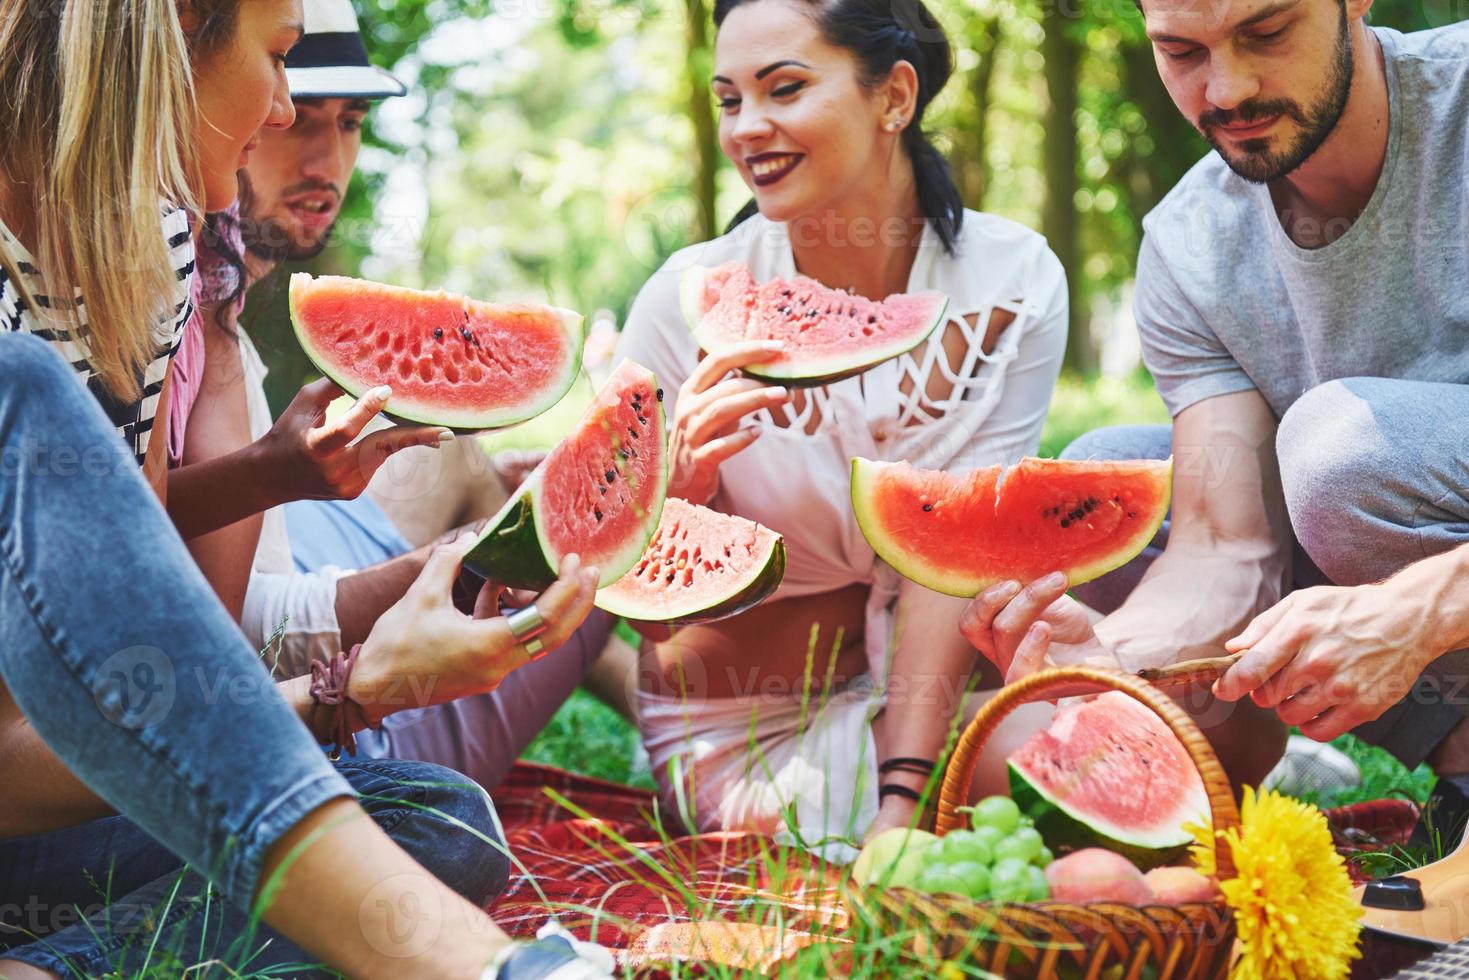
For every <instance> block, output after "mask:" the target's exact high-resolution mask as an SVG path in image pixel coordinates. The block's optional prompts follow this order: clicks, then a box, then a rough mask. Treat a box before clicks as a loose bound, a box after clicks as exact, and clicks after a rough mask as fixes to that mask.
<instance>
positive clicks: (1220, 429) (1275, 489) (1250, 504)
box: [1096, 391, 1293, 669]
mask: <svg viewBox="0 0 1469 980" xmlns="http://www.w3.org/2000/svg"><path fill="white" fill-rule="evenodd" d="M1275 429H1276V420H1275V416H1274V414H1273V413H1272V412H1271V411H1270V407H1269V406H1268V405H1267V404H1266V403H1265V399H1264V397H1263V396H1262V395H1261V394H1260V393H1259V392H1258V391H1243V392H1237V393H1234V394H1229V395H1221V396H1219V397H1217V398H1210V399H1206V400H1205V401H1202V402H1199V403H1198V404H1196V405H1192V406H1190V407H1189V408H1187V409H1185V410H1184V411H1183V412H1181V413H1180V414H1179V416H1178V418H1177V419H1175V420H1174V424H1173V516H1172V527H1171V529H1170V531H1169V535H1168V545H1167V547H1166V548H1165V549H1164V551H1163V554H1162V555H1161V556H1160V557H1159V558H1158V560H1157V561H1155V562H1154V563H1153V566H1152V567H1151V568H1150V569H1149V570H1148V573H1147V575H1146V576H1144V578H1143V580H1142V582H1140V583H1139V584H1138V586H1137V588H1136V589H1134V590H1133V593H1132V595H1130V596H1129V597H1128V599H1127V601H1126V602H1125V603H1123V605H1122V607H1121V608H1119V609H1118V610H1117V611H1116V612H1114V613H1113V614H1112V615H1110V616H1108V617H1106V618H1105V619H1103V620H1102V621H1101V622H1100V623H1098V624H1097V627H1096V631H1097V636H1098V638H1099V639H1101V641H1102V643H1103V644H1104V645H1106V646H1109V647H1110V648H1111V649H1112V650H1113V651H1114V652H1115V653H1116V654H1117V656H1118V658H1119V659H1120V660H1121V661H1122V662H1123V664H1124V665H1126V666H1128V667H1131V668H1133V669H1136V668H1139V667H1148V666H1157V665H1161V664H1166V663H1172V662H1174V661H1176V660H1190V659H1194V658H1197V657H1205V656H1219V655H1221V654H1222V653H1223V650H1222V647H1223V645H1224V642H1225V641H1226V640H1227V639H1229V638H1230V637H1232V636H1234V635H1235V634H1237V633H1238V632H1239V631H1240V629H1241V628H1242V627H1243V626H1244V625H1245V624H1246V623H1248V622H1249V621H1250V620H1251V618H1252V617H1254V616H1255V615H1256V614H1257V613H1259V612H1261V611H1263V610H1265V609H1268V608H1269V607H1271V606H1272V605H1274V604H1275V603H1277V602H1279V601H1280V599H1281V597H1282V596H1283V595H1285V593H1286V591H1287V590H1288V589H1289V587H1290V574H1291V542H1292V540H1293V538H1292V536H1291V530H1290V519H1289V517H1288V515H1287V514H1286V508H1285V497H1284V494H1283V492H1282V490H1281V485H1280V468H1279V464H1278V462H1277V460H1276V456H1275Z"/></svg>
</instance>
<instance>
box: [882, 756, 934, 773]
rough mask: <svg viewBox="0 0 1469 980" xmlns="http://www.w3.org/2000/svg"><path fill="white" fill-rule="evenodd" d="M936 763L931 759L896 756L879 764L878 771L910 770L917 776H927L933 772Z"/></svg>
mask: <svg viewBox="0 0 1469 980" xmlns="http://www.w3.org/2000/svg"><path fill="white" fill-rule="evenodd" d="M936 765H937V764H936V763H934V762H933V761H932V760H929V759H913V758H906V757H904V756H895V757H893V758H891V759H888V760H887V761H886V762H884V763H883V764H882V765H880V766H878V767H877V771H878V772H880V773H883V774H886V773H890V772H909V773H913V774H914V775H917V776H927V775H929V774H930V773H932V772H933V770H934V768H935V766H936Z"/></svg>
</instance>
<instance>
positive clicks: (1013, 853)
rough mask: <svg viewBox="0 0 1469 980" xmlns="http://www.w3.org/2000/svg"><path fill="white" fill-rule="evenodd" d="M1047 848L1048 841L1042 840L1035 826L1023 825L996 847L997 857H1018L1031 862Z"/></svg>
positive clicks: (1028, 862) (1027, 862)
mask: <svg viewBox="0 0 1469 980" xmlns="http://www.w3.org/2000/svg"><path fill="white" fill-rule="evenodd" d="M1045 848H1046V842H1045V841H1043V840H1041V835H1040V834H1038V833H1037V832H1036V830H1035V828H1034V827H1021V828H1020V829H1019V830H1017V831H1015V833H1013V834H1011V835H1010V836H1009V837H1006V838H1005V839H1004V840H1002V841H1000V843H999V845H998V846H996V847H995V859H996V860H999V859H1000V858H1016V859H1017V860H1020V861H1024V862H1025V863H1026V864H1030V863H1031V862H1032V861H1034V860H1035V859H1036V858H1038V857H1040V856H1041V851H1043V850H1045Z"/></svg>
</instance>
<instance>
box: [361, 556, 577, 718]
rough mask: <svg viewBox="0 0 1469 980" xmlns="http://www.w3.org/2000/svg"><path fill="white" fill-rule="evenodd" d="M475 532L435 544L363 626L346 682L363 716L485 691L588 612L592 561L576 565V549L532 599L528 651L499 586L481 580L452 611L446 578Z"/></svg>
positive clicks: (453, 574)
mask: <svg viewBox="0 0 1469 980" xmlns="http://www.w3.org/2000/svg"><path fill="white" fill-rule="evenodd" d="M477 537H478V536H477V535H475V534H473V533H465V534H463V535H461V536H460V537H459V538H458V539H456V540H455V541H453V542H452V543H449V544H441V545H438V546H437V547H435V548H434V550H433V553H432V554H431V555H430V556H429V559H428V561H427V563H425V564H424V567H423V571H422V572H420V573H419V576H418V579H417V580H416V581H415V582H414V583H413V585H412V586H410V587H409V589H408V591H407V593H405V594H404V596H403V598H402V599H400V600H398V602H397V603H396V604H394V605H393V607H392V608H390V609H389V610H388V611H387V612H385V613H383V615H382V616H381V617H380V618H379V619H378V621H377V623H376V625H374V626H373V628H372V632H371V633H370V634H368V637H367V640H366V641H365V642H364V643H363V645H362V651H361V653H360V654H359V655H358V659H357V665H356V667H355V668H354V669H353V671H352V677H351V682H350V687H349V690H348V694H349V696H350V697H351V699H352V700H353V701H355V702H357V704H358V705H360V706H361V708H362V714H363V717H364V720H366V721H367V723H368V724H370V725H376V724H377V723H379V722H380V721H382V719H383V718H385V717H387V716H388V715H391V714H393V713H395V712H397V711H402V710H404V709H406V708H416V707H422V706H424V705H429V704H442V703H444V702H446V701H453V700H456V699H458V698H462V697H468V696H470V695H473V694H483V693H485V692H487V691H492V690H494V689H495V688H496V687H498V686H499V685H500V682H501V681H503V680H504V679H505V678H506V677H507V676H508V675H509V674H510V673H511V671H513V670H515V669H516V668H518V667H522V666H524V665H525V664H527V663H529V662H530V661H531V660H532V659H539V657H540V656H544V655H545V653H548V652H550V651H551V650H554V649H556V648H557V647H559V646H561V645H562V644H563V643H565V642H566V641H567V640H568V639H570V638H571V635H572V634H573V633H575V632H576V629H577V627H579V626H581V624H582V621H583V620H585V619H586V618H587V616H588V615H589V614H590V613H591V611H592V600H593V598H594V597H595V595H596V591H597V580H598V577H599V574H600V573H599V571H598V569H597V567H596V566H595V565H588V566H586V567H585V568H583V567H582V564H581V560H580V559H579V558H578V557H577V556H576V555H567V556H566V557H565V558H564V559H562V561H561V570H560V577H559V578H558V579H557V580H556V581H555V582H554V583H553V584H552V585H551V587H550V588H548V589H547V590H546V591H545V592H543V593H541V595H540V596H539V597H538V598H537V599H536V600H535V605H536V608H537V610H539V612H540V614H541V618H542V620H544V621H545V623H546V630H545V632H543V633H541V634H540V636H539V637H538V639H539V640H540V642H541V644H542V647H543V651H542V653H540V654H538V655H537V656H536V657H532V656H531V655H530V654H529V653H528V652H527V650H526V647H525V645H524V644H522V643H520V642H519V641H518V640H516V638H515V637H514V635H512V634H511V632H510V626H509V624H508V623H507V622H506V620H505V617H504V616H501V615H500V614H499V607H500V596H501V593H503V592H504V589H503V587H501V586H499V585H496V584H494V583H491V582H486V583H485V584H484V585H483V587H481V589H480V591H479V595H478V596H477V597H476V598H475V603H474V612H473V614H472V615H466V614H465V613H463V612H461V611H459V609H457V608H455V606H454V601H453V597H452V592H453V588H454V583H455V581H456V579H457V578H458V577H459V571H460V566H461V565H462V563H463V561H464V556H465V555H467V554H469V551H470V549H472V548H473V547H474V544H475V541H476V540H477Z"/></svg>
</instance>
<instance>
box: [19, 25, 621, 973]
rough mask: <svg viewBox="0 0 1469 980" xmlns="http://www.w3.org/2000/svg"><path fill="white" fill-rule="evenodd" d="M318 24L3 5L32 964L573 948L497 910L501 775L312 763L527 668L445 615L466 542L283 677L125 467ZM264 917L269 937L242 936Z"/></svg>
mask: <svg viewBox="0 0 1469 980" xmlns="http://www.w3.org/2000/svg"><path fill="white" fill-rule="evenodd" d="M301 30H302V26H301V8H300V4H299V2H298V0H252V2H250V3H237V2H234V0H192V2H184V3H180V4H177V5H176V4H175V0H0V91H3V92H4V93H5V95H6V97H7V99H8V100H9V108H10V111H11V114H12V126H11V127H10V129H9V131H8V133H7V138H6V140H5V141H4V142H3V145H0V218H3V224H4V229H5V230H4V236H3V238H0V243H3V247H0V254H3V256H4V262H3V276H0V317H3V321H4V325H5V330H4V331H0V432H3V433H4V444H3V447H0V449H3V458H0V464H3V465H0V681H3V685H0V785H3V786H5V787H6V790H5V792H4V793H3V794H0V894H4V895H7V896H17V895H24V896H29V897H30V898H31V899H33V901H31V902H27V903H25V905H24V906H23V907H21V909H20V913H21V914H23V913H24V911H25V910H26V909H33V908H35V907H36V904H37V903H39V905H40V907H43V908H47V909H50V910H51V911H52V912H54V913H56V914H52V915H47V916H41V917H26V918H22V919H20V920H19V921H14V920H9V921H4V922H0V945H8V946H11V947H13V948H10V949H8V950H6V951H4V952H0V976H5V977H9V978H12V980H15V978H22V977H25V978H31V977H47V976H63V975H66V976H71V975H80V976H96V975H100V974H103V973H110V972H113V971H121V972H123V973H132V972H136V971H137V969H138V968H139V966H140V964H141V963H142V962H143V961H144V959H145V958H147V957H149V956H150V955H154V956H156V955H158V954H160V953H163V954H172V955H176V956H179V957H197V958H199V959H202V960H209V959H210V958H211V957H215V956H227V955H228V953H229V950H230V948H231V947H232V946H234V944H236V943H237V942H238V943H239V945H238V946H236V947H235V948H236V949H238V950H241V951H242V952H243V955H244V956H247V957H249V960H250V963H249V968H250V969H251V970H258V969H261V968H263V967H266V966H269V965H272V964H280V963H290V962H298V963H299V962H308V961H311V960H317V959H319V960H324V961H326V962H327V963H329V964H330V965H331V966H332V967H333V968H335V969H337V970H340V971H343V972H346V973H348V974H350V975H352V976H364V977H373V976H384V977H386V976H394V977H398V976H404V975H425V976H427V975H435V976H463V977H475V976H482V975H483V976H495V975H497V973H498V972H499V970H500V968H501V966H502V965H509V966H513V965H514V964H515V963H516V962H517V960H519V959H521V958H537V957H542V956H543V955H549V956H552V957H553V958H559V959H560V960H561V961H564V962H567V963H572V962H574V961H577V960H578V958H579V954H578V953H577V951H576V950H575V949H574V948H573V947H572V946H571V944H570V943H568V942H566V941H565V940H552V941H550V942H551V945H552V947H553V948H551V949H549V950H529V949H527V948H526V947H524V946H517V945H515V944H512V943H511V942H510V941H509V939H508V938H507V937H506V936H505V935H504V934H503V933H502V932H501V931H500V930H498V929H496V928H495V927H494V926H493V925H492V924H491V923H490V922H489V921H488V920H487V919H485V917H484V916H483V913H482V912H481V911H480V910H479V907H478V906H479V904H480V903H482V902H483V901H484V900H485V899H486V898H487V897H488V895H489V894H490V893H492V892H493V891H494V890H495V888H497V887H498V886H499V884H500V882H501V881H502V880H503V875H504V873H505V866H506V862H505V861H504V858H503V855H502V854H501V853H500V852H499V851H498V850H497V849H496V848H495V847H494V846H493V839H492V837H490V834H492V833H493V826H494V820H493V814H492V812H491V810H490V808H489V801H488V799H487V798H486V797H485V796H484V795H483V793H482V791H479V790H478V789H477V788H475V787H472V786H465V785H464V783H463V780H462V778H460V777H458V776H457V774H455V773H453V772H452V771H450V770H445V769H442V768H440V767H433V766H425V765H422V764H409V763H388V762H383V763H372V764H361V763H354V764H339V765H337V766H333V765H332V764H331V763H330V762H328V761H327V759H326V758H325V756H324V755H323V753H322V752H321V749H320V745H321V744H322V743H336V744H338V745H339V746H345V747H350V744H351V740H352V733H353V732H354V731H357V730H361V729H362V728H364V727H366V726H369V725H376V724H379V723H380V722H381V720H382V719H383V718H384V717H385V716H386V715H387V714H388V713H389V712H390V711H391V710H393V708H390V707H388V705H389V704H398V705H399V706H406V705H404V704H403V702H404V700H405V699H404V697H403V692H404V691H421V692H432V694H431V696H429V695H426V696H425V697H424V698H423V700H429V701H437V700H442V699H447V698H452V697H460V696H465V695H468V694H474V693H480V692H482V691H486V690H489V689H492V688H493V687H494V686H495V685H496V684H497V683H498V682H499V680H500V679H501V678H503V677H504V676H505V674H506V673H508V672H509V671H510V670H511V669H513V668H514V667H516V666H518V665H519V664H520V663H523V662H524V661H525V660H526V659H527V658H528V657H529V656H530V651H529V649H528V648H527V647H526V646H524V645H522V644H521V643H519V642H517V638H516V637H515V636H514V635H513V634H512V632H511V630H510V628H509V626H508V624H507V623H506V622H505V620H504V619H502V618H499V617H495V616H492V615H491V614H492V613H493V611H494V609H495V605H496V599H497V597H496V595H495V593H494V591H493V590H487V591H486V592H485V593H483V594H482V595H481V597H480V602H479V604H478V608H477V609H476V613H477V615H476V616H474V617H470V616H465V615H462V614H461V613H459V612H458V611H456V610H455V609H454V607H453V605H452V602H451V601H450V595H449V590H450V584H451V582H452V580H453V578H454V577H455V575H456V574H457V572H458V567H459V558H460V556H461V555H462V553H463V550H464V548H465V546H466V545H467V543H468V541H467V540H462V541H460V542H458V543H456V544H455V545H453V546H446V547H444V548H441V549H439V551H438V552H437V553H436V554H435V555H434V557H433V558H432V559H431V560H430V561H429V563H428V565H427V567H426V568H425V569H424V572H423V574H422V575H421V576H420V578H419V579H418V581H417V582H416V583H415V585H414V586H413V587H412V589H410V590H409V593H408V595H407V596H405V598H404V599H403V600H402V601H401V602H400V603H398V604H397V605H396V606H394V607H393V608H392V609H390V610H389V611H388V612H387V613H386V614H385V615H384V616H383V617H382V619H381V620H380V621H379V622H378V624H377V626H376V627H375V628H374V629H373V631H372V633H371V635H369V636H368V637H367V639H366V641H365V642H364V643H363V644H361V646H360V648H354V650H353V651H352V652H351V653H350V654H348V653H343V654H341V655H339V656H338V657H337V658H335V659H334V660H333V662H332V664H331V665H330V666H329V667H328V669H326V670H324V671H322V672H321V673H320V674H319V675H316V676H313V677H303V678H300V679H298V680H294V681H290V682H286V683H283V684H280V685H275V684H273V683H272V682H271V680H270V678H269V675H268V674H267V673H266V671H265V669H264V668H263V667H262V666H261V664H260V663H259V661H258V659H257V657H256V655H255V651H253V650H252V649H251V648H250V647H249V646H248V645H247V644H246V642H245V640H244V638H243V637H242V636H241V635H240V633H239V631H238V629H237V628H236V627H235V625H234V624H233V622H232V621H231V620H230V618H229V616H228V615H227V613H226V612H225V610H224V609H223V607H222V606H221V605H220V604H219V602H218V601H217V600H216V599H215V598H214V597H213V595H212V594H211V592H210V590H209V587H208V585H207V583H206V582H205V581H204V579H203V578H202V577H201V576H200V574H199V573H198V570H197V569H196V568H195V567H194V566H193V564H192V563H191V562H190V560H189V557H188V554H187V552H186V551H185V550H184V548H183V545H182V543H181V542H180V541H179V539H178V537H177V535H176V534H175V532H174V531H173V528H172V527H171V526H170V524H169V522H168V519H167V517H166V516H165V515H164V512H163V511H162V509H161V508H160V507H159V506H158V501H157V499H156V497H155V496H154V494H153V493H151V492H150V491H149V488H148V486H147V484H145V483H144V481H143V480H142V478H141V477H140V475H139V470H138V467H137V466H136V464H135V457H137V456H141V457H143V458H144V459H145V460H149V459H151V458H152V455H153V453H154V452H156V451H157V449H158V444H159V443H161V441H162V440H161V439H155V438H153V435H154V434H153V431H152V430H153V425H152V423H153V420H154V419H155V418H156V417H157V415H158V413H159V404H160V402H161V401H162V400H163V398H165V397H166V395H165V394H164V392H163V390H162V389H163V379H164V376H165V375H166V364H167V348H168V347H169V346H170V345H171V344H172V342H173V336H174V334H176V332H177V327H178V323H179V320H180V318H181V317H183V316H185V315H187V312H188V310H187V304H186V302H185V296H186V292H185V289H186V285H187V279H188V277H189V275H190V274H191V272H192V252H191V249H190V246H189V244H188V222H187V219H186V218H185V217H182V215H185V214H187V213H189V212H188V211H187V210H181V209H182V208H187V207H188V206H190V205H192V204H195V203H198V202H200V201H203V202H207V203H209V204H215V203H216V202H219V201H221V200H222V201H224V202H225V203H228V200H229V195H230V194H232V193H233V187H234V186H235V182H234V171H235V170H236V169H237V168H238V167H239V166H240V164H241V162H242V161H243V159H244V158H245V157H246V155H247V153H248V148H249V146H250V143H251V142H252V140H253V139H254V134H255V133H256V132H257V131H258V130H259V128H260V127H261V126H263V125H284V124H287V123H288V122H289V120H290V114H291V110H290V104H289V101H288V96H287V93H286V85H285V79H284V73H283V64H284V60H285V54H286V52H287V51H288V50H289V49H290V48H291V46H292V45H293V44H294V43H295V41H296V39H297V38H298V37H299V36H300V33H301ZM191 59H192V60H191ZM185 147H192V148H193V150H194V151H195V152H193V153H192V154H191V155H190V156H188V157H185V156H182V155H181V150H182V148H185ZM160 222H161V224H160ZM27 334H30V335H31V336H27ZM77 376H81V377H82V378H84V379H85V380H86V381H87V384H88V387H90V388H91V389H92V391H93V392H95V393H97V394H99V395H100V398H94V397H92V395H91V394H89V393H88V392H87V391H86V390H85V389H84V388H83V387H81V386H79V385H78V384H77V383H76V378H77ZM99 401H101V402H102V406H103V407H105V408H106V409H107V412H106V413H104V412H103V411H102V408H101V407H99ZM119 432H121V434H122V435H123V437H124V439H123V440H119V438H118V433H119ZM563 573H564V574H563V577H562V580H561V581H560V582H558V583H557V584H556V585H555V586H553V587H552V589H550V590H548V592H547V593H546V594H545V595H543V596H542V597H541V598H540V600H539V602H538V606H539V608H540V611H541V613H542V615H543V617H544V619H545V620H546V623H547V630H546V632H545V633H544V634H543V635H542V636H541V637H539V638H538V640H537V644H538V645H544V646H545V647H546V648H551V647H554V646H555V645H557V644H558V643H560V642H562V641H564V640H565V638H566V637H567V635H569V633H570V631H571V630H572V629H573V628H574V627H575V625H576V624H577V623H579V622H580V621H581V620H582V619H583V618H584V617H585V616H586V614H587V612H588V610H589V609H590V608H591V599H592V588H593V582H594V581H595V574H596V573H595V569H590V568H589V569H584V570H583V569H580V568H579V567H578V563H577V562H576V561H575V560H574V559H568V561H567V563H566V565H565V567H563ZM426 651H432V653H431V654H430V653H426ZM408 700H412V699H411V698H410V699H408ZM359 794H362V795H364V796H366V795H367V794H371V795H372V796H373V797H375V799H372V800H365V799H364V800H361V801H359V799H358V796H359ZM424 808H428V809H427V812H425V809H424ZM434 811H442V812H443V813H444V816H443V817H435V816H434ZM114 812H115V813H116V814H117V815H116V816H111V814H113V813H114ZM379 821H381V822H383V823H387V824H390V825H391V826H392V827H393V834H394V836H393V837H389V836H388V834H387V833H386V832H385V831H384V829H383V827H382V826H380V825H379ZM451 822H453V823H454V824H455V826H454V827H453V828H451ZM465 826H467V827H468V828H470V829H471V831H478V833H474V832H466V831H464V830H463V828H464V827H465ZM160 845H162V846H160ZM415 858H417V859H418V860H416V859H415ZM420 861H422V862H423V863H420ZM183 862H187V864H188V866H189V867H190V868H192V869H196V870H193V871H189V870H184V869H183V867H182V863H183ZM425 864H427V865H429V867H425ZM431 872H438V873H439V874H440V875H441V876H442V880H440V878H439V877H435V875H434V874H433V873H431ZM205 876H207V878H208V880H209V882H211V883H212V884H213V886H214V888H215V889H217V891H218V893H219V895H220V896H222V898H223V900H220V899H219V898H215V899H213V900H211V897H210V892H209V889H207V888H206V887H204V878H205ZM104 899H111V900H115V901H117V903H118V904H117V905H115V906H113V907H110V908H106V909H102V910H101V911H100V912H97V913H96V914H95V915H93V916H91V918H89V919H88V920H87V921H84V922H82V923H80V924H78V925H74V926H72V927H71V928H66V929H60V930H59V931H54V932H52V931H49V930H53V929H56V928H57V927H58V925H61V924H65V923H66V922H67V921H68V918H67V911H68V910H69V909H70V908H71V907H72V906H74V905H75V906H80V907H81V908H82V909H84V910H88V911H90V910H93V909H96V907H97V906H98V903H99V902H100V901H102V900H104ZM165 907H166V908H167V912H166V914H165V913H163V912H162V911H161V910H162V909H164V908H165ZM16 908H17V906H15V905H13V904H7V905H5V906H4V907H3V910H4V914H5V915H7V916H9V915H12V914H16V913H15V912H13V911H12V910H14V909H16ZM410 909H425V910H432V911H433V912H434V913H435V916H434V937H433V938H434V939H435V940H436V941H434V942H424V937H423V935H422V934H419V933H416V932H415V933H414V934H413V935H408V934H405V933H404V932H403V931H402V929H401V925H402V923H401V922H400V921H399V920H398V919H396V918H395V916H396V915H397V914H398V912H399V911H400V910H402V911H407V910H410ZM252 913H253V914H252ZM255 916H260V917H263V920H264V923H266V924H268V926H269V927H270V928H263V929H262V932H261V933H260V934H258V935H253V936H252V934H251V929H252V927H253V925H254V921H255V919H254V917H255ZM5 927H8V928H5ZM274 930H278V931H279V932H278V933H275V932H274ZM43 934H44V935H43ZM267 940H269V941H268V942H267ZM155 943H156V945H155ZM187 962H190V963H192V962H194V960H192V959H190V960H188V961H187ZM603 972H605V970H604V971H603ZM580 975H591V974H590V973H587V972H585V971H584V972H583V973H581V974H580Z"/></svg>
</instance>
